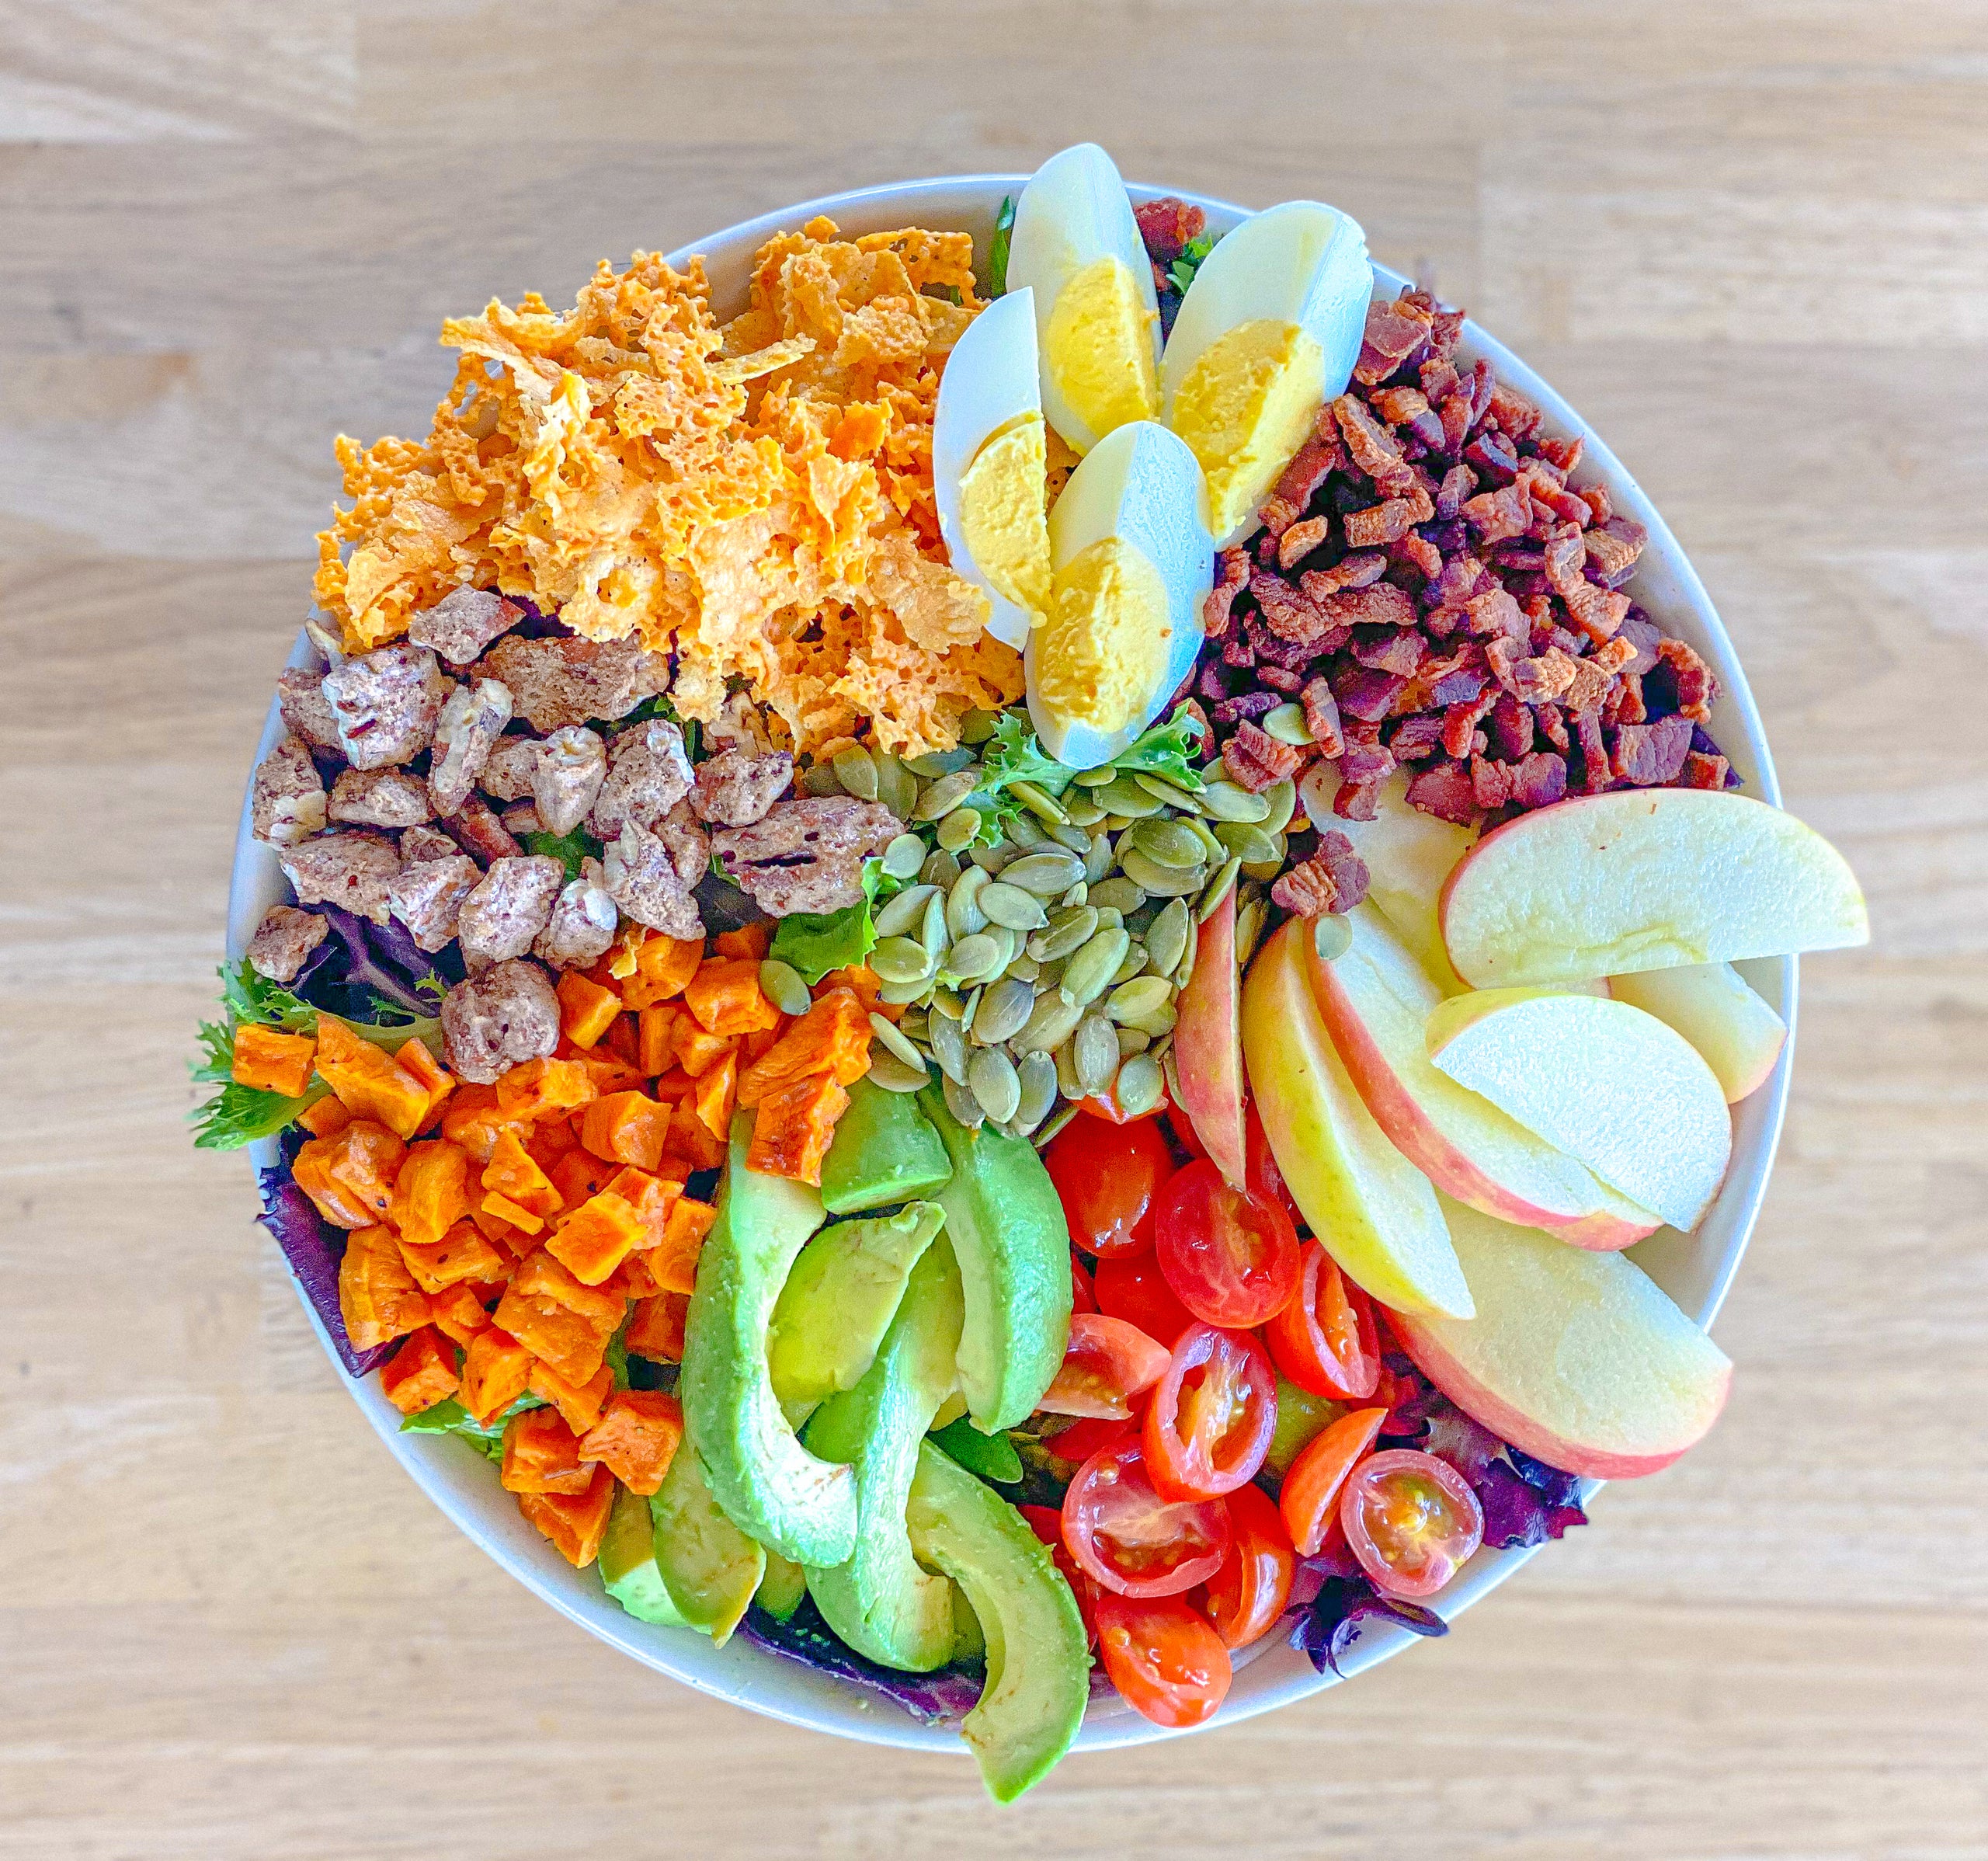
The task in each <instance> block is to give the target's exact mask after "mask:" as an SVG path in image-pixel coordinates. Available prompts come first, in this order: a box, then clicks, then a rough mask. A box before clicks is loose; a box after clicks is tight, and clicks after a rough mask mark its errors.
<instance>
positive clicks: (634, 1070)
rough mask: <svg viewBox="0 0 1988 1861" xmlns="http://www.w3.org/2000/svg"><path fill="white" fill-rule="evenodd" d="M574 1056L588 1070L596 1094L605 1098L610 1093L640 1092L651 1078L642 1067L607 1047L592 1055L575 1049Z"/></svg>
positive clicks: (598, 1048)
mask: <svg viewBox="0 0 1988 1861" xmlns="http://www.w3.org/2000/svg"><path fill="white" fill-rule="evenodd" d="M573 1054H574V1057H575V1059H578V1060H579V1063H580V1064H581V1065H582V1066H585V1067H586V1070H587V1077H588V1078H589V1079H590V1080H593V1089H594V1091H595V1092H596V1094H599V1095H600V1097H603V1098H604V1097H606V1096H607V1094H609V1093H610V1092H639V1091H641V1089H642V1087H645V1085H647V1084H648V1083H649V1076H648V1074H647V1073H645V1072H644V1071H643V1070H641V1067H640V1066H636V1065H635V1064H634V1063H633V1062H631V1061H629V1060H625V1059H622V1058H621V1056H620V1055H619V1054H617V1053H610V1052H608V1051H607V1049H606V1048H605V1047H596V1049H594V1050H593V1052H591V1053H582V1052H581V1051H580V1050H579V1048H577V1047H575V1049H573Z"/></svg>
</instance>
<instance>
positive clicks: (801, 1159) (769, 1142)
mask: <svg viewBox="0 0 1988 1861" xmlns="http://www.w3.org/2000/svg"><path fill="white" fill-rule="evenodd" d="M848 1109H849V1094H847V1093H846V1092H845V1091H843V1089H842V1087H840V1086H839V1085H837V1084H836V1082H835V1081H834V1080H832V1079H831V1078H829V1077H828V1076H827V1075H826V1074H825V1073H810V1074H808V1077H806V1078H805V1079H798V1080H795V1081H794V1084H792V1085H791V1086H783V1087H781V1088H780V1091H777V1092H774V1093H771V1094H768V1096H767V1097H765V1098H763V1099H762V1100H760V1101H759V1118H758V1119H757V1120H756V1122H755V1123H754V1125H753V1126H752V1146H751V1148H750V1149H749V1150H748V1151H747V1153H746V1157H745V1164H746V1167H747V1168H748V1169H752V1170H757V1171H759V1173H760V1174H762V1175H764V1176H784V1177H788V1178H790V1179H791V1181H795V1182H805V1183H812V1184H814V1185H815V1187H816V1188H820V1187H821V1182H822V1158H823V1157H825V1156H827V1155H828V1153H829V1143H831V1141H832V1139H834V1136H835V1134H836V1120H837V1119H838V1118H840V1117H841V1116H842V1115H843V1112H845V1111H847V1110H848Z"/></svg>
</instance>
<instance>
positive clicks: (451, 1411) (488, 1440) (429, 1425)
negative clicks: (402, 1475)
mask: <svg viewBox="0 0 1988 1861" xmlns="http://www.w3.org/2000/svg"><path fill="white" fill-rule="evenodd" d="M544 1406H545V1403H544V1398H543V1397H537V1396H520V1397H519V1398H518V1399H517V1400H516V1402H514V1403H513V1404H511V1406H510V1407H509V1408H508V1409H506V1411H504V1412H503V1414H501V1415H493V1416H492V1417H490V1419H489V1420H488V1421H478V1420H477V1418H476V1417H474V1415H472V1414H471V1413H470V1412H469V1411H468V1410H467V1409H466V1408H464V1407H463V1405H462V1404H461V1403H459V1402H458V1401H457V1400H456V1399H455V1397H453V1396H445V1397H443V1398H442V1400H440V1402H438V1403H436V1404H433V1405H432V1406H431V1407H428V1408H425V1409H423V1410H422V1411H421V1412H420V1413H419V1414H417V1415H409V1416H408V1417H406V1418H405V1420H403V1421H401V1433H402V1434H403V1435H460V1436H461V1438H463V1439H464V1441H467V1442H468V1443H469V1444H470V1445H471V1447H473V1448H474V1449H476V1451H477V1452H478V1453H479V1454H481V1455H484V1456H486V1457H487V1458H488V1459H492V1460H502V1459H503V1458H504V1424H506V1422H508V1421H509V1420H510V1419H511V1417H513V1415H522V1414H524V1413H525V1412H526V1411H527V1410H529V1409H540V1408H543V1407H544Z"/></svg>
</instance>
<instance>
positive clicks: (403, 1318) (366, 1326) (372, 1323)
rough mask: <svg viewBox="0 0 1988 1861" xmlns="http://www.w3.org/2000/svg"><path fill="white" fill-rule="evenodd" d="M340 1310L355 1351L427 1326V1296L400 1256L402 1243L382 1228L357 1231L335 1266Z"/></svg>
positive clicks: (390, 1232)
mask: <svg viewBox="0 0 1988 1861" xmlns="http://www.w3.org/2000/svg"><path fill="white" fill-rule="evenodd" d="M339 1311H340V1312H341V1313H342V1314H343V1315H344V1317H345V1331H346V1336H347V1337H349V1338H350V1339H351V1340H352V1343H353V1348H354V1349H355V1350H360V1351H370V1350H371V1349H372V1348H373V1347H374V1345H375V1344H391V1343H392V1342H393V1341H394V1339H395V1338H396V1337H406V1336H407V1334H408V1333H409V1332H410V1331H419V1330H420V1329H421V1327H422V1326H423V1325H425V1324H427V1322H428V1317H429V1310H428V1298H427V1295H426V1293H424V1292H422V1289H421V1288H420V1287H419V1286H418V1285H415V1279H414V1275H412V1273H410V1272H409V1271H408V1270H407V1262H406V1261H404V1260H403V1259H401V1250H400V1244H399V1243H398V1241H397V1240H394V1231H393V1230H392V1229H391V1228H389V1227H387V1226H384V1225H382V1226H374V1227H370V1228H359V1229H356V1230H353V1235H352V1237H351V1238H350V1239H349V1240H347V1241H346V1244H345V1257H344V1258H343V1259H342V1260H341V1261H339Z"/></svg>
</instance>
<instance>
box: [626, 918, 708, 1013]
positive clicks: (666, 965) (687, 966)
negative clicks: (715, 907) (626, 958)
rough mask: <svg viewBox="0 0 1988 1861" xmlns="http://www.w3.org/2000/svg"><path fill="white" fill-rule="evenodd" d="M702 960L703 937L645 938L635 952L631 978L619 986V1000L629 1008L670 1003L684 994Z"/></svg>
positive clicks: (654, 936)
mask: <svg viewBox="0 0 1988 1861" xmlns="http://www.w3.org/2000/svg"><path fill="white" fill-rule="evenodd" d="M703 961H704V939H703V938H702V937H688V938H679V937H662V936H658V935H655V934H652V935H650V936H648V937H645V938H644V939H643V940H642V945H641V948H640V949H638V951H636V952H635V972H634V975H632V976H629V977H627V979H625V980H624V981H623V982H622V983H621V1000H622V1001H623V1002H624V1004H626V1005H627V1007H631V1008H652V1007H655V1004H657V1003H658V1002H666V1001H669V1000H673V999H674V998H675V997H677V996H679V995H681V994H682V993H683V988H684V985H685V984H686V983H688V982H689V981H690V978H691V977H692V976H695V975H696V974H697V965H699V964H700V963H701V962H703Z"/></svg>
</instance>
